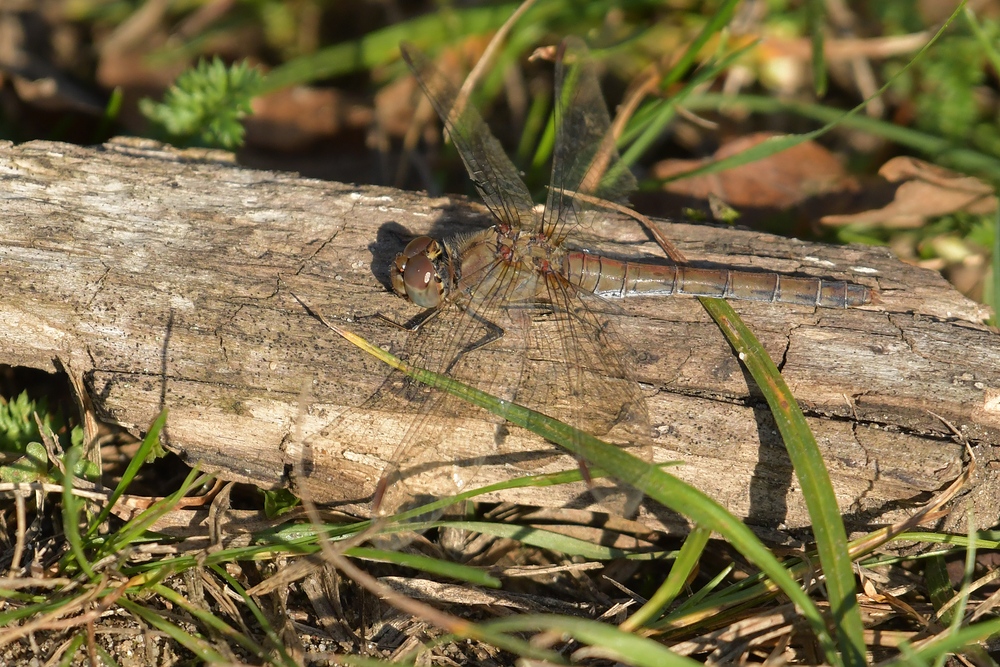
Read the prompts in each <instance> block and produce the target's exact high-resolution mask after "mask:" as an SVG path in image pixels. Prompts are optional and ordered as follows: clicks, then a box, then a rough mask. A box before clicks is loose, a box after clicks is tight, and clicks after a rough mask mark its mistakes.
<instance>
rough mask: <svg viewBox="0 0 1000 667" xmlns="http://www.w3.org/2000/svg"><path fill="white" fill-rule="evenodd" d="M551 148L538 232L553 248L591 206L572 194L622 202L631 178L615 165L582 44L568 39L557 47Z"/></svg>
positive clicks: (604, 116) (610, 136)
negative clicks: (547, 179)
mask: <svg viewBox="0 0 1000 667" xmlns="http://www.w3.org/2000/svg"><path fill="white" fill-rule="evenodd" d="M554 118H555V131H556V138H555V145H554V147H553V155H552V176H551V179H550V181H549V193H548V201H547V202H546V206H545V213H544V214H543V217H542V220H541V228H540V230H539V231H540V232H541V233H542V234H543V235H544V236H545V237H546V238H548V239H550V240H551V241H552V242H553V243H554V244H556V245H559V244H560V243H561V242H562V240H563V239H564V238H565V236H566V234H567V233H569V232H571V231H572V228H573V227H579V226H580V225H581V223H582V222H583V217H582V215H581V214H582V212H583V211H585V210H588V209H592V208H593V205H591V204H587V203H586V202H584V201H582V200H580V199H577V198H574V197H572V193H576V192H579V193H582V194H584V195H590V196H591V197H594V198H596V199H601V200H606V201H611V202H616V203H623V202H626V201H627V200H628V197H629V195H630V194H632V192H634V191H635V189H636V180H635V176H633V175H632V172H631V171H630V170H629V169H628V167H627V166H626V165H625V164H624V163H623V162H622V161H621V158H620V156H619V154H618V149H617V148H616V146H615V137H614V135H613V134H612V133H611V131H610V130H611V119H610V116H609V115H608V109H607V106H606V105H605V102H604V95H603V94H602V93H601V86H600V83H599V82H598V80H597V73H596V71H595V66H594V62H593V60H591V58H590V56H589V53H588V51H587V47H586V45H585V44H584V43H583V42H582V41H581V40H580V39H578V38H575V37H568V38H566V39H565V40H563V42H562V44H561V45H560V50H559V57H558V58H557V59H556V76H555V108H554Z"/></svg>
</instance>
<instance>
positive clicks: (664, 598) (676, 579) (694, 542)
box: [622, 526, 712, 630]
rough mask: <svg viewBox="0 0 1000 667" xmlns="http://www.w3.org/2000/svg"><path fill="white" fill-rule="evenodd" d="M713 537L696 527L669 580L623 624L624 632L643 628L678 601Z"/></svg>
mask: <svg viewBox="0 0 1000 667" xmlns="http://www.w3.org/2000/svg"><path fill="white" fill-rule="evenodd" d="M711 536H712V531H710V530H705V529H704V528H701V527H700V526H695V527H694V530H692V531H691V534H690V535H688V537H687V539H686V540H684V546H682V547H681V550H680V553H678V554H677V558H676V559H675V560H674V564H673V567H671V568H670V573H669V574H668V575H667V578H666V579H665V580H664V582H663V583H662V584H661V585H660V587H659V588H658V589H657V590H656V593H654V594H653V596H652V597H651V598H649V600H648V601H647V602H646V604H644V605H642V607H640V608H639V610H638V611H637V612H635V613H634V614H632V616H630V617H629V618H628V620H626V621H625V622H624V623H622V629H623V630H634V629H638V628H641V627H642V626H644V625H646V624H647V623H649V621H651V620H653V619H654V618H656V616H657V615H659V613H660V612H661V611H662V610H664V609H666V608H667V607H668V606H670V604H671V603H672V602H673V601H674V600H675V599H677V596H678V595H679V594H680V592H681V590H683V588H684V584H685V583H687V580H688V577H689V576H690V575H691V573H692V572H694V570H695V568H696V567H698V562H699V561H700V560H701V554H702V552H703V551H704V550H705V545H706V544H708V538H710V537H711Z"/></svg>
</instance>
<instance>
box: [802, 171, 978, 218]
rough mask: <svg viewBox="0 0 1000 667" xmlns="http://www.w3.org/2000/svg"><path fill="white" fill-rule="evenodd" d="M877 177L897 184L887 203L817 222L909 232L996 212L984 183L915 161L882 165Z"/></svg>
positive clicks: (832, 216)
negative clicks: (943, 219) (946, 218)
mask: <svg viewBox="0 0 1000 667" xmlns="http://www.w3.org/2000/svg"><path fill="white" fill-rule="evenodd" d="M879 175H880V176H882V177H883V178H884V179H885V180H887V181H889V182H890V183H898V184H899V185H898V187H897V188H896V191H895V196H894V197H893V200H892V201H891V202H889V203H888V204H886V205H885V206H883V207H882V208H878V209H871V210H868V211H862V212H860V213H853V214H850V215H827V216H824V217H823V218H822V219H821V222H822V223H823V224H825V225H847V224H852V223H854V224H864V225H881V226H884V227H892V228H897V229H899V228H913V227H920V226H922V225H923V224H924V223H925V222H926V221H927V220H928V219H930V218H935V217H939V216H942V215H947V214H949V213H956V212H959V211H965V212H967V213H974V214H984V213H990V212H991V211H995V210H996V208H997V198H996V196H995V195H994V194H993V188H992V187H991V186H990V185H989V184H988V183H985V182H983V181H981V180H979V179H978V178H975V177H972V176H966V175H965V174H960V173H958V172H955V171H951V170H950V169H945V168H943V167H939V166H937V165H933V164H930V163H929V162H924V161H923V160H918V159H917V158H912V157H897V158H893V159H891V160H889V161H888V162H886V163H885V164H884V165H882V168H881V169H879Z"/></svg>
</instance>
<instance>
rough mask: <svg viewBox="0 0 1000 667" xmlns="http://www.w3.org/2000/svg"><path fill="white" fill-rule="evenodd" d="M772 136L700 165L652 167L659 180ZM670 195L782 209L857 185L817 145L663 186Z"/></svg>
mask: <svg viewBox="0 0 1000 667" xmlns="http://www.w3.org/2000/svg"><path fill="white" fill-rule="evenodd" d="M775 136H778V135H775V134H773V133H767V132H759V133H756V134H751V135H748V136H745V137H740V138H738V139H734V140H732V141H729V142H727V143H726V144H725V145H723V146H722V147H721V148H720V149H719V150H718V151H716V153H715V155H714V156H712V157H711V158H706V159H704V160H664V161H663V162H659V163H657V164H656V165H654V166H653V169H652V174H653V177H654V178H658V179H662V178H668V177H670V176H673V175H676V174H681V173H684V172H686V171H690V170H691V169H694V168H696V167H700V166H702V165H704V164H707V163H709V162H713V161H715V160H720V159H722V158H726V157H729V156H731V155H735V154H736V153H739V152H742V151H744V150H746V149H748V148H751V147H753V146H756V145H757V144H760V143H762V142H764V141H767V140H768V139H771V138H773V137H775ZM663 187H664V189H665V190H667V191H668V192H672V193H674V194H680V195H688V196H690V197H694V198H697V199H708V196H709V195H710V194H711V195H715V196H717V197H720V198H721V199H722V200H723V201H725V202H726V203H727V204H730V205H731V206H734V207H735V208H737V209H740V208H775V209H785V208H789V207H791V206H795V205H796V204H799V203H801V202H802V201H804V200H806V199H808V198H810V197H813V196H816V195H819V194H825V193H829V192H836V191H841V190H845V189H847V190H854V189H856V187H857V186H856V183H855V182H854V179H853V178H852V177H851V176H850V175H848V174H847V173H846V171H845V170H844V168H843V166H841V164H840V161H839V160H838V159H837V157H836V156H835V155H833V154H832V153H831V152H830V151H828V150H827V149H825V148H823V147H822V146H820V145H819V144H817V143H815V142H812V141H807V142H805V143H802V144H799V145H798V146H794V147H792V148H789V149H788V150H785V151H782V152H780V153H777V154H775V155H772V156H770V157H767V158H764V159H762V160H757V161H756V162H753V163H752V164H746V165H742V166H739V167H734V168H732V169H727V170H726V171H723V172H720V173H717V174H709V175H704V176H695V177H693V178H685V179H683V180H680V181H673V182H670V183H667V184H665V185H664V186H663Z"/></svg>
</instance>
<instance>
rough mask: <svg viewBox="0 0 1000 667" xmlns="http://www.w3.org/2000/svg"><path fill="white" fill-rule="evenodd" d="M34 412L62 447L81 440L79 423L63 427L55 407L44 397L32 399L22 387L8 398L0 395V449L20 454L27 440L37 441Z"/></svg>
mask: <svg viewBox="0 0 1000 667" xmlns="http://www.w3.org/2000/svg"><path fill="white" fill-rule="evenodd" d="M36 414H37V415H38V421H40V422H41V423H42V426H43V427H44V428H45V430H46V432H47V433H52V434H54V435H55V437H57V438H58V439H59V440H60V442H61V443H62V446H63V447H64V448H67V447H69V446H70V445H78V444H80V442H81V441H82V440H83V431H82V430H81V429H80V427H79V426H75V427H73V429H72V430H70V429H67V427H66V420H65V417H63V415H62V414H61V413H60V412H59V411H58V410H51V409H49V405H48V402H47V401H46V400H45V398H40V399H38V400H35V399H32V398H30V397H29V396H28V392H26V391H23V392H21V393H20V394H19V395H18V396H17V397H16V398H13V399H10V400H5V399H3V398H0V452H4V453H16V454H23V453H24V452H25V451H26V448H27V446H28V444H29V443H32V442H41V440H42V434H41V433H39V431H38V422H37V421H35V415H36Z"/></svg>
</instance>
